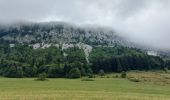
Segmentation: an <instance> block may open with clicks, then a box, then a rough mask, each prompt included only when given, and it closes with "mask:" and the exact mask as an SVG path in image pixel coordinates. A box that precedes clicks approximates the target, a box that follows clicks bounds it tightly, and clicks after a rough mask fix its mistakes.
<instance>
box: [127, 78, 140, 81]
mask: <svg viewBox="0 0 170 100" xmlns="http://www.w3.org/2000/svg"><path fill="white" fill-rule="evenodd" d="M128 79H129V80H130V81H132V82H140V80H139V79H137V78H128Z"/></svg>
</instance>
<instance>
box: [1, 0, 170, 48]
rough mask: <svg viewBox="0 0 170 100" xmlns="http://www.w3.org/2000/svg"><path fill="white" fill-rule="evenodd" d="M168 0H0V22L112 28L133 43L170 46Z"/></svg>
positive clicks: (169, 5)
mask: <svg viewBox="0 0 170 100" xmlns="http://www.w3.org/2000/svg"><path fill="white" fill-rule="evenodd" d="M169 12H170V1H169V0H0V13H1V16H0V23H1V24H9V23H14V22H21V21H31V22H49V21H64V22H69V23H73V24H78V25H89V24H90V25H94V26H95V25H99V26H104V27H110V28H113V29H114V30H115V31H116V32H117V34H119V35H121V36H123V37H125V38H127V39H130V40H131V41H133V42H135V43H139V44H142V45H145V46H153V47H156V48H159V49H164V50H170V44H169V43H170V28H169V27H170V19H169V18H170V13H169Z"/></svg>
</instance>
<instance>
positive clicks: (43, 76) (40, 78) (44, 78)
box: [37, 73, 47, 81]
mask: <svg viewBox="0 0 170 100" xmlns="http://www.w3.org/2000/svg"><path fill="white" fill-rule="evenodd" d="M46 78H47V74H46V73H42V74H40V75H39V76H38V79H37V80H40V81H45V80H46Z"/></svg>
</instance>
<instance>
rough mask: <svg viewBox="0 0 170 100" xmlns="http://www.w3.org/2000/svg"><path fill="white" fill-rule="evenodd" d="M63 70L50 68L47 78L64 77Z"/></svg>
mask: <svg viewBox="0 0 170 100" xmlns="http://www.w3.org/2000/svg"><path fill="white" fill-rule="evenodd" d="M63 73H64V70H63V68H62V67H56V66H54V67H50V68H49V70H48V77H50V78H60V77H63V76H64V74H63Z"/></svg>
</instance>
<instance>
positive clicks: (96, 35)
mask: <svg viewBox="0 0 170 100" xmlns="http://www.w3.org/2000/svg"><path fill="white" fill-rule="evenodd" d="M0 42H1V43H13V44H15V43H22V44H24V43H25V44H36V43H45V44H50V43H56V44H63V43H67V44H69V43H72V44H76V43H84V44H88V45H113V44H120V45H129V44H130V43H128V42H127V41H125V40H124V39H122V38H121V37H119V36H117V35H116V34H115V32H114V31H113V30H111V29H106V28H99V27H97V28H92V27H89V28H87V27H85V28H82V27H78V26H74V25H70V24H66V23H54V22H51V23H27V24H15V25H11V26H5V27H2V26H0ZM37 46H38V45H36V46H35V47H37ZM45 47H46V46H45Z"/></svg>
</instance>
